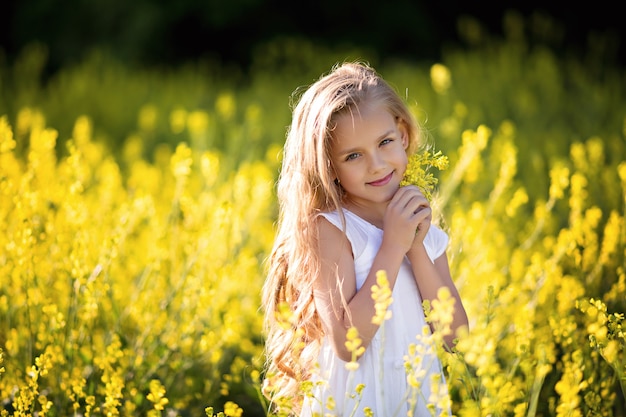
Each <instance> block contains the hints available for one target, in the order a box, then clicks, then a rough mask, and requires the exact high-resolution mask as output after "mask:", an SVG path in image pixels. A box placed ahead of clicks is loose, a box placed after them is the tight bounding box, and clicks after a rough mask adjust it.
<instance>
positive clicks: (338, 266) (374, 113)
mask: <svg viewBox="0 0 626 417" xmlns="http://www.w3.org/2000/svg"><path fill="white" fill-rule="evenodd" d="M419 134H420V132H419V130H418V126H417V123H416V122H415V120H414V118H413V116H412V115H411V113H410V111H409V109H408V108H407V106H406V104H405V103H404V102H403V100H402V99H401V98H400V97H399V95H398V94H397V93H396V91H395V90H394V89H392V88H391V87H390V86H389V85H388V84H387V83H386V82H385V81H384V80H383V79H382V78H381V77H380V76H379V75H378V74H377V73H376V72H375V71H374V70H373V69H372V68H371V67H369V66H368V65H367V64H362V63H345V64H343V65H339V66H336V67H335V68H333V70H332V71H331V72H330V73H329V74H327V75H325V76H323V77H321V78H320V79H319V80H318V81H317V82H315V83H314V84H313V85H312V86H310V87H309V88H308V90H306V91H305V92H304V94H303V95H302V96H301V98H300V100H299V102H298V103H297V105H296V107H295V109H294V111H293V120H292V124H291V127H290V128H289V131H288V135H287V140H286V143H285V146H284V156H283V157H284V159H283V163H282V170H281V173H280V177H279V181H278V200H279V203H280V206H279V210H280V213H279V220H278V231H277V236H276V240H275V245H274V248H273V250H272V253H271V254H270V257H269V259H268V277H267V281H266V283H265V286H264V288H263V307H264V309H265V315H266V316H265V325H266V329H265V330H266V334H267V340H266V353H267V374H266V379H265V387H264V388H265V393H266V395H267V396H268V398H270V400H271V402H272V405H271V406H272V410H273V411H274V412H280V413H282V414H281V415H287V413H289V415H298V416H309V415H319V416H322V415H323V416H327V415H336V416H349V415H355V416H365V415H372V414H373V415H375V416H380V417H391V416H394V415H397V416H406V415H407V413H409V412H412V415H415V416H430V415H431V413H430V411H429V410H428V408H427V404H428V399H429V397H430V390H431V387H430V385H429V384H431V381H437V380H438V381H440V382H441V384H440V385H441V386H443V387H444V388H445V379H444V375H443V371H442V368H441V363H440V361H439V359H438V358H437V357H436V354H434V353H432V351H431V353H425V354H424V355H425V357H423V358H421V363H422V365H421V369H422V370H423V372H421V373H417V374H415V375H414V376H416V377H417V378H418V380H419V381H420V395H419V396H418V398H417V403H416V404H415V403H414V401H413V402H412V401H408V398H409V396H408V394H407V393H408V392H409V385H410V384H409V383H408V382H407V371H406V370H405V366H404V361H405V355H407V354H408V352H409V346H410V345H412V344H413V345H415V344H419V340H420V339H419V337H418V336H419V335H421V334H422V332H423V328H424V327H425V319H424V311H423V308H422V301H423V300H432V299H435V298H436V297H437V290H438V289H439V288H441V287H448V288H449V290H450V293H451V294H452V296H453V297H454V298H455V300H456V302H455V313H454V320H453V324H452V329H453V331H454V330H456V329H458V328H459V327H461V326H466V325H467V316H466V313H465V310H464V308H463V305H462V303H461V300H460V298H459V294H458V291H457V289H456V288H455V286H454V284H453V282H452V279H451V277H450V271H449V267H448V260H447V256H446V253H445V250H446V246H447V243H448V236H447V234H446V233H445V232H444V231H442V230H441V229H440V228H438V227H436V226H435V225H431V217H432V215H431V209H430V205H429V201H428V200H427V199H426V198H425V196H424V195H423V194H422V192H421V191H420V190H419V188H418V187H415V186H405V187H400V181H401V179H402V177H403V174H404V172H405V170H406V167H407V162H408V155H410V154H411V153H413V152H414V151H415V150H416V148H417V146H418V141H419V139H420V137H419ZM377 271H385V272H386V274H387V278H388V281H389V286H390V289H391V290H392V298H393V301H392V303H391V305H390V307H389V310H391V317H390V319H388V320H386V321H384V332H383V331H379V329H382V327H381V326H379V325H377V324H374V323H373V322H372V318H373V317H374V315H375V313H376V309H375V301H374V300H373V299H372V286H374V285H376V273H377ZM352 327H354V328H356V329H357V330H358V336H359V338H360V339H361V341H362V343H361V346H362V347H364V348H365V349H364V351H363V352H359V354H360V356H359V357H358V359H357V363H358V368H357V369H356V370H354V369H352V370H349V369H347V367H346V364H347V363H348V362H350V361H351V360H352V352H351V351H350V350H349V349H348V348H347V347H346V341H347V340H348V338H347V334H348V329H350V328H352ZM454 337H455V336H454V335H451V336H450V338H449V339H448V340H446V344H447V345H448V346H452V339H453V338H454ZM418 351H419V349H418ZM352 368H353V367H352ZM433 376H434V379H433ZM359 384H363V385H361V386H360V387H358V385H359ZM357 387H358V389H357ZM433 389H435V388H433ZM437 390H438V391H439V388H437ZM445 393H447V391H445ZM445 393H444V394H445ZM329 400H331V401H329ZM333 402H334V405H333ZM412 403H413V404H412ZM435 405H436V404H435ZM433 411H435V410H433ZM440 412H443V413H445V412H449V410H439V411H438V412H437V414H440ZM408 415H411V414H408Z"/></svg>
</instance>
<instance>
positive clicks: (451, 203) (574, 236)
mask: <svg viewBox="0 0 626 417" xmlns="http://www.w3.org/2000/svg"><path fill="white" fill-rule="evenodd" d="M490 45H491V48H489V47H485V48H484V49H477V50H475V51H468V52H458V53H451V54H450V55H448V56H447V58H446V59H445V60H444V62H442V63H437V64H435V65H430V66H428V67H417V66H412V64H402V63H393V64H392V63H389V64H388V65H387V66H383V67H382V68H381V72H383V74H385V75H388V78H390V79H392V80H393V81H394V84H396V85H398V87H400V88H404V86H405V85H406V86H407V87H406V88H407V90H409V92H410V93H409V95H410V97H412V98H413V100H415V101H416V103H412V105H413V109H414V111H415V113H416V115H417V116H418V118H419V119H420V120H422V121H423V122H424V123H425V124H426V125H427V126H428V127H429V131H430V133H431V134H432V139H433V140H434V144H435V148H436V149H437V150H442V151H443V154H444V155H446V156H447V158H448V162H449V165H448V167H447V169H445V170H443V171H441V172H440V173H436V175H437V176H438V182H437V187H436V190H435V191H434V192H433V194H432V196H433V204H434V206H435V207H436V208H437V212H438V213H439V214H440V216H439V217H438V218H437V219H436V220H437V221H438V222H439V223H440V224H441V226H442V227H443V228H445V229H446V230H447V231H448V232H449V234H450V237H451V244H450V247H449V251H448V254H449V257H450V265H451V272H452V276H453V278H454V279H455V282H456V283H457V285H458V287H459V290H460V292H461V295H462V297H463V299H464V302H465V306H466V309H467V312H468V316H469V318H470V324H471V328H470V331H469V333H468V334H466V335H463V336H462V337H461V338H460V340H459V344H458V350H457V351H456V352H454V353H443V352H442V353H441V354H442V355H444V363H445V365H446V370H447V374H448V381H447V382H448V386H449V388H450V392H451V397H450V399H449V400H451V404H452V410H453V412H454V414H455V415H457V416H459V417H474V416H476V417H478V416H481V417H487V416H516V417H517V416H520V417H521V416H557V417H565V416H624V415H626V400H625V394H626V356H625V350H626V339H625V334H624V327H625V323H624V312H626V296H625V294H626V269H625V266H626V262H625V260H626V224H625V222H626V219H625V209H626V162H625V161H626V100H625V98H626V89H625V81H624V79H623V77H622V78H619V77H618V76H614V74H615V73H612V72H609V71H607V72H606V73H605V74H604V75H605V77H600V78H594V77H593V76H592V74H590V73H586V72H584V70H583V68H584V66H582V65H578V64H576V63H572V62H569V61H567V62H563V63H561V62H560V61H558V60H557V59H556V58H555V56H554V55H551V54H550V53H549V52H547V51H546V50H544V49H541V48H539V49H536V50H534V49H529V50H527V51H525V50H523V48H518V46H519V44H518V43H516V42H509V43H505V44H502V45H497V47H495V46H494V45H493V44H490ZM269 52H271V51H268V54H269ZM308 52H310V51H308V50H307V49H306V48H302V49H300V50H299V51H298V53H300V54H302V56H306V57H307V58H306V59H311V60H313V59H315V62H316V65H317V66H315V69H317V68H318V66H322V64H321V63H320V60H322V58H321V57H320V56H322V55H323V54H319V55H316V54H307V53H308ZM294 53H295V52H294ZM268 56H269V55H268ZM311 56H316V58H311ZM336 56H337V55H336V54H335V53H328V54H326V55H323V57H324V59H326V60H328V61H330V60H332V59H335V58H336ZM99 62H100V61H99ZM294 62H297V61H294ZM520 62H524V66H523V69H524V71H519V70H518V68H519V66H518V64H519V63H520ZM105 63H106V61H105ZM100 64H102V62H100ZM481 64H482V65H481ZM324 65H325V66H326V63H325V62H324ZM108 70H110V71H113V72H114V73H116V74H118V78H115V79H116V80H122V81H119V82H120V85H121V86H127V87H128V88H127V89H126V91H139V90H141V91H144V90H142V89H143V88H144V87H145V89H146V90H145V91H148V90H149V88H148V87H147V86H149V85H151V84H142V83H143V82H147V83H149V82H152V81H149V80H148V81H146V79H149V77H145V76H144V75H145V74H144V75H141V76H139V75H137V76H135V75H133V73H132V72H130V71H128V72H124V71H121V70H119V69H117V70H115V68H109V67H107V66H106V65H104V66H102V68H101V71H102V72H106V71H108ZM92 71H93V68H90V67H89V64H85V66H84V67H83V68H82V69H81V68H79V69H74V70H68V72H66V73H64V75H63V77H65V78H63V77H59V79H58V80H56V84H54V83H52V84H51V85H52V86H56V87H54V88H53V87H50V88H49V89H44V88H41V89H40V90H37V89H36V88H35V89H33V90H28V89H26V88H25V89H24V90H19V88H18V87H17V84H14V85H13V84H12V85H13V87H11V88H9V87H8V86H9V84H8V83H7V82H2V83H0V90H1V89H4V90H5V91H7V92H11V94H12V95H11V96H10V97H12V98H13V99H14V102H13V104H12V105H11V106H9V105H7V104H6V103H5V102H2V101H0V110H2V112H3V114H0V277H1V279H2V286H1V287H0V416H29V417H30V416H85V417H87V416H116V415H119V416H181V417H185V416H209V417H212V416H214V415H221V416H262V415H266V412H265V409H266V406H267V404H266V403H265V401H264V400H263V398H262V396H261V395H260V394H259V390H260V381H261V379H262V376H263V375H262V368H263V335H262V314H261V311H260V289H261V286H262V284H263V279H264V274H263V273H264V269H263V268H264V259H265V257H266V256H267V254H268V253H269V250H270V248H271V245H272V242H273V232H274V221H275V219H276V207H275V199H274V183H275V181H276V175H277V173H278V168H279V164H280V145H281V144H282V140H283V139H284V127H285V126H286V125H287V123H288V116H289V115H288V111H285V109H287V100H288V97H287V96H286V95H284V93H285V91H289V90H291V89H293V88H295V86H296V85H295V84H294V85H293V86H288V87H289V88H288V89H287V90H285V88H286V87H285V86H284V78H281V77H280V74H275V73H273V72H272V71H269V70H267V72H264V71H263V69H262V68H260V69H258V71H259V72H258V74H257V75H256V76H255V77H257V78H255V79H254V80H253V81H251V83H250V84H249V85H244V86H240V89H239V90H237V88H235V84H236V83H233V84H232V85H230V84H229V85H228V86H227V87H224V86H220V87H219V88H218V87H216V86H215V85H211V84H208V85H206V86H204V85H203V89H206V91H209V92H210V93H207V95H208V96H210V99H207V100H206V102H202V101H201V100H203V99H198V100H200V101H198V102H195V103H192V102H189V103H187V104H184V105H183V104H178V105H173V104H172V103H170V104H166V103H168V102H169V100H170V99H171V100H173V101H175V100H174V99H173V98H172V97H178V96H176V95H175V94H173V93H172V91H179V90H177V89H175V88H174V86H178V88H179V89H180V88H182V87H181V85H189V86H190V87H189V90H184V91H189V95H190V96H191V95H193V94H194V93H193V86H194V85H196V84H199V83H201V82H202V81H199V80H200V77H199V76H198V77H197V78H194V77H192V76H191V75H190V73H188V72H184V71H183V72H181V74H180V77H178V78H176V77H171V79H175V78H176V81H172V80H171V79H170V78H167V77H165V76H164V78H162V79H161V78H158V75H154V77H155V78H156V79H159V80H162V83H163V85H165V86H166V87H167V86H171V87H172V88H171V89H168V88H166V87H164V90H167V93H166V92H164V93H163V95H161V96H158V97H152V99H150V100H145V101H144V102H141V100H138V99H137V102H138V103H140V104H138V105H137V107H136V108H133V117H134V121H133V123H134V126H133V128H132V130H127V131H124V132H123V133H121V135H122V137H120V136H119V135H120V133H119V132H120V131H123V129H124V126H126V125H125V124H124V123H125V122H124V118H126V117H128V116H127V114H124V115H123V117H122V115H121V113H122V112H124V113H127V112H128V109H122V108H119V109H117V110H114V109H111V108H109V107H107V106H102V107H99V105H96V104H93V106H94V107H93V108H92V109H93V112H94V114H99V113H98V110H97V109H100V108H107V110H106V112H111V113H110V115H108V116H106V117H103V118H100V117H94V116H93V115H92V114H89V113H84V114H79V115H77V116H76V117H73V119H72V121H71V124H69V123H68V121H67V117H65V116H63V114H64V112H63V111H62V110H63V109H65V110H66V113H67V114H73V112H75V111H76V107H77V106H76V104H77V103H79V100H81V98H80V97H81V96H80V95H79V94H78V93H76V92H72V90H70V87H69V86H70V85H72V86H74V87H73V88H78V87H76V86H77V85H78V83H79V82H85V83H86V84H87V85H89V86H91V87H92V88H93V91H94V94H93V97H92V98H91V100H92V102H93V103H97V100H98V98H97V97H99V94H97V92H98V91H99V90H98V88H100V87H98V85H99V83H100V82H101V81H102V80H101V79H98V81H95V79H92V78H90V77H92V76H94V75H93V74H95V72H92ZM115 71H117V72H115ZM185 71H188V70H185ZM617 73H619V72H617ZM120 74H121V75H120ZM294 74H295V72H290V73H289V74H288V75H285V77H286V78H287V79H289V80H294V82H295V80H296V79H298V78H297V76H296V75H294ZM81 80H82V81H81ZM300 80H301V81H302V83H305V82H310V81H311V80H303V79H300ZM470 80H471V81H472V82H470ZM5 81H6V79H5ZM116 82H118V81H116ZM170 82H171V83H172V84H168V83H170ZM125 83H126V84H125ZM177 83H179V84H177ZM26 84H27V83H24V85H26ZM61 85H65V86H68V90H67V91H68V95H67V96H64V95H63V90H62V89H59V86H61ZM131 86H134V88H136V90H132V88H131ZM196 87H197V85H196ZM211 87H213V88H211ZM108 88H110V86H108ZM9 90H10V91H9ZM27 90H28V91H27ZM29 94H34V95H33V97H35V98H34V99H32V98H31V99H29V98H28V96H29ZM103 94H105V93H104V92H103ZM287 94H288V93H287ZM133 97H134V96H133ZM64 100H67V102H64ZM72 100H75V101H72ZM108 100H114V99H113V98H109V99H108ZM263 100H267V101H268V102H269V103H271V104H272V105H268V103H265V102H264V101H263ZM129 101H132V100H130V99H129ZM110 102H111V101H110ZM579 103H584V106H586V107H584V108H583V107H582V105H578V104H579ZM174 104H175V103H174ZM273 107H276V108H279V109H281V110H276V109H273ZM504 109H508V110H509V112H508V113H507V112H505V110H504ZM607 109H608V110H607ZM102 112H105V111H104V110H103V111H102ZM115 112H117V113H120V116H119V118H117V119H116V117H117V116H115ZM100 116H102V114H100ZM64 117H65V118H64ZM107 117H109V119H110V120H111V125H110V126H113V125H114V124H115V123H117V124H116V125H115V126H116V127H115V129H118V130H114V129H113V127H109V130H107V127H108V126H107V125H106V123H105V122H104V121H103V120H107ZM95 120H98V123H96V121H95ZM114 122H115V123H114ZM55 123H58V125H55ZM65 125H70V126H71V129H65V128H64V127H63V126H65ZM277 132H279V133H277ZM381 283H384V280H381ZM381 285H382V284H381ZM381 294H385V292H384V288H381ZM383 298H384V297H383ZM448 301H449V300H448V299H447V298H446V295H445V294H442V295H441V299H440V300H438V302H439V303H441V305H442V306H447V307H448V308H452V306H450V305H449V303H448ZM439 311H441V309H440V310H439ZM431 319H432V320H434V321H437V322H439V323H442V324H443V326H442V328H441V330H440V331H441V332H445V322H446V318H445V317H431ZM381 320H384V318H381ZM354 336H355V337H354V341H355V343H356V341H358V335H354ZM433 337H434V338H435V340H436V338H437V337H438V334H435V335H434V336H433ZM355 349H358V343H356V344H355ZM418 354H419V352H416V355H415V357H411V358H407V363H408V364H410V363H413V364H414V365H415V366H418V365H419V364H418V362H419V355H418ZM409 368H410V366H409ZM409 368H408V369H409ZM410 381H411V383H412V385H413V386H415V387H416V389H418V388H419V384H420V381H419V379H418V378H415V377H414V376H411V375H410ZM436 400H437V401H439V400H441V399H436ZM385 417H386V416H385Z"/></svg>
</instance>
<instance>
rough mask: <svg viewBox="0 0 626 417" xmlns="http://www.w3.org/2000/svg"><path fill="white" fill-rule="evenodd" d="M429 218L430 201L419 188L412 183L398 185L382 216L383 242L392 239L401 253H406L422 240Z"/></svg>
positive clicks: (430, 213) (430, 215)
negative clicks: (403, 185) (398, 187)
mask: <svg viewBox="0 0 626 417" xmlns="http://www.w3.org/2000/svg"><path fill="white" fill-rule="evenodd" d="M431 218H432V212H431V209H430V203H429V202H428V199H427V198H426V197H425V196H424V194H423V193H422V192H421V191H420V189H419V188H418V187H416V186H414V185H408V186H405V187H400V189H398V191H397V192H396V194H395V195H394V196H393V198H392V199H391V201H390V202H389V205H388V206H387V211H386V212H385V217H384V218H383V231H384V234H383V242H385V240H386V239H389V240H392V241H393V242H394V244H396V245H398V247H399V249H400V250H402V253H403V254H404V253H407V252H408V251H409V249H411V247H412V246H413V245H416V244H418V243H422V242H423V241H424V237H425V236H426V233H427V232H428V229H429V228H430V221H431ZM416 231H417V233H416ZM389 243H391V242H389Z"/></svg>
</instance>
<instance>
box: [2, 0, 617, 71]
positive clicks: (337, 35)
mask: <svg viewBox="0 0 626 417" xmlns="http://www.w3.org/2000/svg"><path fill="white" fill-rule="evenodd" d="M552 3H553V2H540V1H537V0H536V1H526V2H522V1H519V0H518V1H510V2H500V3H497V4H493V3H491V2H489V3H485V2H466V1H465V2H464V1H460V0H447V1H446V0H444V1H435V0H431V1H425V0H389V1H376V0H360V1H346V0H343V1H342V0H300V1H294V0H203V1H199V0H170V1H156V0H134V1H127V0H68V1H65V2H59V1H54V0H9V1H8V2H5V3H4V4H3V6H2V7H1V10H2V21H3V24H2V25H0V46H1V47H2V50H3V52H4V54H5V57H6V59H7V60H9V61H10V60H11V59H13V58H14V57H15V56H16V55H17V54H18V53H19V51H20V50H21V49H22V48H23V47H24V45H26V44H28V43H30V42H33V41H38V42H42V43H44V44H46V45H47V46H48V49H49V63H48V65H49V68H48V70H49V71H54V70H55V69H56V68H59V67H61V66H62V65H65V64H67V63H71V62H75V61H77V60H80V59H81V58H82V57H83V55H84V54H85V53H86V52H87V51H89V50H90V49H91V48H93V47H95V46H98V47H101V48H107V49H109V50H110V51H112V52H113V53H114V54H116V55H117V56H119V57H120V58H121V59H124V60H125V61H127V62H129V63H136V64H140V65H154V64H157V65H171V64H176V63H179V62H181V61H186V60H193V59H197V58H201V57H210V58H214V59H217V60H219V61H222V62H227V63H236V64H238V65H242V66H246V65H247V64H248V63H249V62H250V59H251V55H252V53H253V51H254V48H255V46H256V45H258V44H259V42H266V41H269V40H271V39H274V38H277V37H280V36H300V37H305V38H308V39H310V40H313V41H316V42H320V43H322V44H328V45H334V44H352V45H357V46H365V47H368V48H372V49H374V50H377V51H381V52H382V53H384V54H386V55H388V56H396V57H400V58H408V59H437V58H438V56H439V54H440V51H441V47H442V45H444V44H446V43H453V44H458V43H459V38H458V36H457V35H458V32H457V29H456V24H457V20H458V18H459V16H462V15H468V16H472V17H474V18H476V19H477V20H478V21H480V22H481V23H482V24H483V25H484V26H485V27H486V28H487V29H488V30H489V31H491V32H492V33H494V34H496V35H497V34H498V33H499V32H500V31H501V27H502V17H503V14H504V13H505V12H506V11H507V10H517V11H519V12H520V13H522V14H523V15H525V16H528V15H530V14H531V13H533V12H535V11H539V12H542V13H545V14H547V15H549V16H552V17H554V18H555V19H556V20H557V21H559V22H562V24H563V25H564V28H565V36H566V37H567V42H568V43H569V44H571V45H575V46H581V47H584V45H585V43H586V39H587V36H588V33H589V32H590V31H596V32H599V33H609V34H610V33H612V34H613V35H614V36H616V37H618V38H620V39H621V35H622V33H623V31H624V29H623V27H624V26H626V25H624V24H623V21H620V20H621V16H622V14H621V13H620V12H619V11H618V10H617V6H616V4H617V3H611V2H609V1H605V2H600V3H598V2H596V3H592V4H589V3H586V4H585V5H580V6H575V5H573V4H569V5H568V6H567V7H563V6H556V5H554V4H552ZM603 3H606V4H603ZM620 51H624V46H623V45H620ZM618 59H619V60H620V61H622V62H624V61H626V60H625V59H624V54H623V53H622V54H620V55H619V58H618Z"/></svg>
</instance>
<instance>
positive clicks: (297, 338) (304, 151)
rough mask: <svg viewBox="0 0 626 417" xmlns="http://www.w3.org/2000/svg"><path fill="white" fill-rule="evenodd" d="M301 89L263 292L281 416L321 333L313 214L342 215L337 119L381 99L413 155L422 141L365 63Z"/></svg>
mask: <svg viewBox="0 0 626 417" xmlns="http://www.w3.org/2000/svg"><path fill="white" fill-rule="evenodd" d="M300 91H301V90H300ZM300 91H299V90H296V91H295V92H294V96H293V98H294V100H293V103H294V104H295V107H294V108H293V113H292V122H291V125H290V127H289V128H288V130H287V139H286V142H285V145H284V152H283V161H282V168H281V172H280V175H279V178H278V184H277V195H278V203H279V216H278V222H277V233H276V237H275V242H274V246H273V249H272V251H271V253H270V255H269V257H268V259H267V263H266V266H267V279H266V281H265V284H264V286H263V294H262V302H263V309H264V313H265V321H264V332H265V336H266V341H265V358H266V364H265V365H266V369H265V380H264V387H263V392H264V395H265V396H266V397H267V398H268V399H269V400H270V407H271V408H272V409H274V410H280V411H281V413H282V414H281V415H286V413H291V414H294V415H297V414H298V413H299V411H300V407H301V403H302V394H303V392H302V391H303V390H302V388H301V383H302V382H304V381H307V380H308V379H309V378H310V376H311V370H313V369H314V367H315V365H316V362H317V356H318V354H319V348H320V346H321V341H322V338H323V336H324V329H323V328H322V324H321V321H320V318H319V315H318V313H317V311H316V309H315V303H314V300H313V284H314V282H315V280H316V279H317V276H318V274H319V270H320V260H319V258H318V250H317V248H318V246H317V245H318V242H317V240H318V236H317V227H316V218H317V216H318V215H319V213H320V212H328V211H333V210H337V211H339V213H343V212H342V211H341V207H342V197H343V193H342V189H341V187H340V186H338V185H336V184H335V179H336V176H335V174H334V169H333V166H332V162H331V157H330V155H331V144H332V140H333V139H332V133H333V129H334V127H335V125H336V118H337V117H338V116H339V115H341V114H344V113H346V112H352V113H354V112H356V111H358V107H359V105H360V104H361V103H363V102H367V101H370V100H371V101H378V102H380V103H382V104H383V105H384V106H385V107H386V108H387V110H388V111H389V112H390V114H392V115H393V116H395V118H396V120H397V121H398V122H399V123H402V124H404V126H405V127H406V129H407V131H408V133H409V147H408V149H407V153H408V154H410V153H412V152H414V151H415V150H416V147H417V145H418V143H419V139H420V138H419V136H420V130H419V126H418V125H417V123H416V121H415V119H414V117H413V115H412V114H411V112H410V110H409V108H408V106H407V105H406V103H405V102H404V100H403V99H402V98H401V97H400V96H399V95H398V93H397V92H396V90H395V89H394V88H393V87H391V86H390V85H389V84H388V83H387V82H386V81H385V80H383V78H381V77H380V75H379V74H378V73H377V72H376V71H375V70H374V69H373V68H372V67H370V66H369V65H368V64H366V63H361V62H346V63H342V64H337V65H335V66H334V67H333V68H332V69H331V71H330V72H329V73H328V74H325V75H323V76H322V77H321V78H320V79H319V80H317V81H316V82H315V83H313V84H312V85H311V86H309V88H307V89H306V90H305V91H304V93H303V94H301V96H300V97H299V99H298V97H297V96H298V95H299V93H300Z"/></svg>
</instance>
